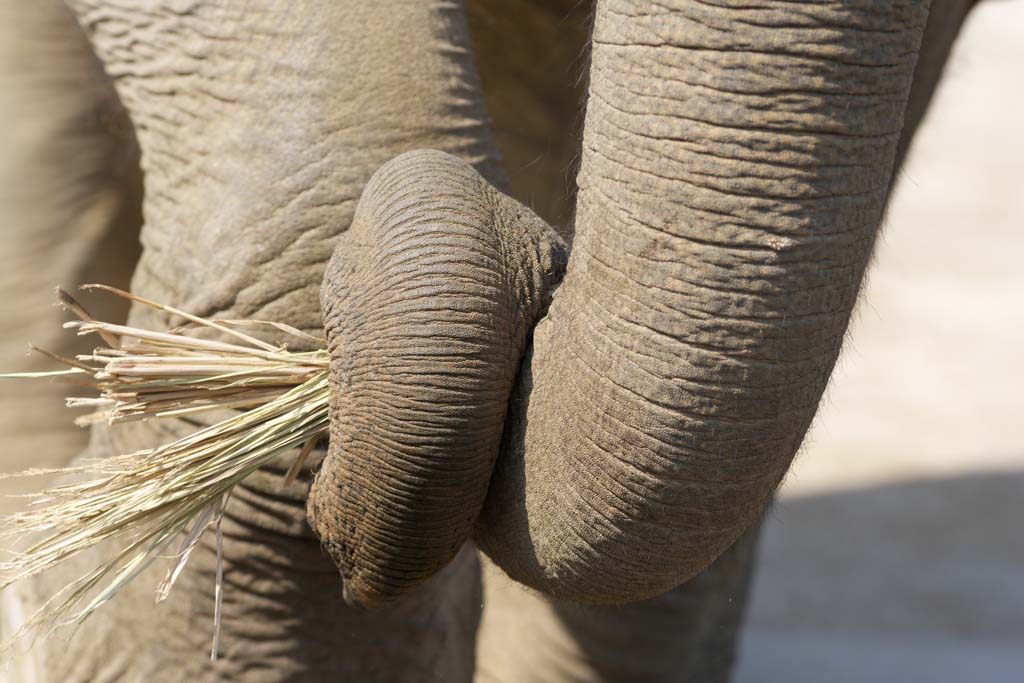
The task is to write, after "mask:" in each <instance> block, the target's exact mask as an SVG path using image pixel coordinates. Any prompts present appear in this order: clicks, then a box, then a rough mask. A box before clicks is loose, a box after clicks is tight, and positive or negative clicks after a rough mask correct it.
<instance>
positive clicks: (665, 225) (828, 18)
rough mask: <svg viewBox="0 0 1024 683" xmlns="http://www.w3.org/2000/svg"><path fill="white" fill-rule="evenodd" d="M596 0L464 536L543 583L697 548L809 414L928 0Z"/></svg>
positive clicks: (651, 581) (646, 573)
mask: <svg viewBox="0 0 1024 683" xmlns="http://www.w3.org/2000/svg"><path fill="white" fill-rule="evenodd" d="M640 4H641V3H636V2H629V1H626V0H604V1H603V2H600V3H599V4H598V10H597V16H596V23H595V27H594V35H593V50H592V62H591V69H590V94H589V100H588V105H587V115H586V122H585V130H584V137H583V149H582V164H581V170H580V173H579V177H578V185H579V195H578V203H577V211H576V226H575V230H576V239H575V242H574V245H573V251H572V255H571V257H570V260H569V264H568V268H567V274H566V277H565V280H564V282H563V284H562V285H561V287H560V288H559V289H558V291H557V292H556V294H555V296H554V299H553V301H552V303H551V306H550V310H549V312H548V315H547V317H546V318H545V319H544V320H543V321H541V323H540V324H539V325H538V327H537V328H536V330H535V335H534V342H533V348H532V356H530V357H529V358H528V359H527V361H526V362H525V365H524V368H523V370H522V378H521V380H522V381H521V383H520V386H519V389H518V392H517V394H516V395H514V396H513V399H512V401H511V404H510V417H509V423H508V426H507V428H506V433H505V442H504V448H503V453H502V456H501V458H500V459H499V462H498V465H497V469H496V471H495V475H494V477H493V479H492V482H491V487H490V493H489V497H488V499H487V502H486V504H485V508H484V512H483V515H482V518H481V521H480V523H479V525H478V534H477V536H478V542H479V543H480V546H481V548H482V549H483V550H485V552H487V553H488V554H489V555H490V557H491V558H492V559H493V560H495V562H496V563H497V564H498V565H499V566H501V567H502V568H503V569H504V570H505V571H506V572H508V573H509V574H510V575H511V576H512V577H513V578H515V579H517V580H519V581H521V582H524V583H526V584H528V585H530V586H532V587H534V588H537V589H539V590H541V591H544V592H546V593H549V594H552V595H555V596H557V597H560V598H566V599H571V600H577V601H583V602H598V603H603V602H608V603H611V602H626V601H631V600H637V599H641V598H646V597H650V596H654V595H657V594H660V593H662V592H664V591H666V590H668V589H670V588H672V587H674V586H676V585H678V584H680V583H681V582H683V581H684V580H686V579H687V578H689V577H691V576H693V575H695V574H696V573H698V572H700V571H701V570H702V569H704V568H705V567H707V566H708V565H709V564H710V563H711V562H712V561H713V560H714V559H715V558H716V557H718V556H719V555H720V554H721V553H722V552H723V551H724V550H725V549H726V548H727V547H729V545H730V544H731V543H733V542H734V541H735V540H736V539H737V537H738V536H739V535H740V534H741V533H742V532H743V531H744V530H745V529H747V528H749V527H750V526H751V525H752V524H753V523H755V521H756V520H757V519H758V518H759V516H760V515H761V514H762V512H763V511H764V509H765V507H766V505H767V504H768V502H769V499H770V498H771V496H772V494H773V492H774V490H775V489H776V487H777V486H778V484H779V482H780V480H781V479H782V477H783V475H784V474H785V472H786V470H787V468H788V466H789V464H790V462H791V460H792V458H793V456H794V454H795V452H796V450H797V448H798V447H799V445H800V443H801V440H802V439H803V436H804V434H805V432H806V430H807V428H808V426H809V424H810V422H811V419H812V417H813V415H814V413H815V410H816V407H817V405H818V402H819V399H820V398H821V395H822V392H823V390H824V389H825V385H826V383H827V381H828V377H829V374H830V372H831V370H832V367H833V364H834V363H835V360H836V357H837V355H838V353H839V350H840V346H841V343H842V340H843V336H844V333H845V331H846V328H847V323H848V320H849V317H850V313H851V309H852V307H853V305H854V302H855V299H856V296H857V292H858V288H859V286H860V282H861V279H862V276H863V273H864V269H865V265H866V264H867V262H868V259H869V256H870V253H871V248H872V244H873V241H874V237H875V233H876V231H877V229H878V226H879V223H880V221H881V218H882V212H883V207H884V202H885V198H886V193H887V189H888V187H889V177H890V174H891V172H892V167H893V159H894V155H895V152H896V145H897V141H898V139H899V134H900V130H901V126H902V117H903V112H904V108H905V105H906V100H907V95H908V92H909V88H910V84H911V78H912V74H913V71H914V66H915V62H916V58H917V52H918V49H919V44H920V40H921V35H922V30H923V28H924V25H925V21H926V18H927V13H928V3H927V2H925V1H906V2H881V1H879V2H874V1H870V0H863V1H860V2H824V3H809V4H805V3H792V2H765V3H755V4H751V3H733V2H722V3H703V2H702V3H695V2H688V1H684V0H677V1H675V2H669V3H659V4H657V5H651V6H649V7H645V8H644V9H643V10H641V8H640V7H639V5H640Z"/></svg>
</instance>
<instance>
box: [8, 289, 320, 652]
mask: <svg viewBox="0 0 1024 683" xmlns="http://www.w3.org/2000/svg"><path fill="white" fill-rule="evenodd" d="M85 288H86V289H100V290H104V291H107V292H111V293H113V294H116V295H118V296H122V297H125V298H128V299H130V300H132V301H135V302H138V303H141V304H144V305H146V306H151V307H153V308H156V309H158V310H160V311H163V312H165V313H168V314H171V315H174V316H178V317H180V318H183V319H185V320H186V321H187V322H186V324H185V325H183V326H182V327H179V328H176V329H174V330H170V331H167V332H156V331H152V330H145V329H139V328H135V327H127V326H124V325H114V324H111V323H106V322H101V321H97V320H94V319H93V318H92V317H91V316H90V315H89V314H88V312H87V311H86V310H85V309H84V308H83V307H82V306H81V305H80V304H79V303H78V302H77V301H76V300H75V299H74V298H73V297H72V296H71V295H70V294H68V293H67V292H64V291H62V290H58V298H59V300H60V303H61V304H63V305H64V306H65V308H67V309H69V310H70V311H72V312H74V313H75V314H77V315H78V316H79V318H80V319H79V320H75V321H72V322H69V323H66V324H65V327H67V328H72V329H76V330H77V332H78V334H79V335H84V334H98V335H99V336H101V337H102V338H103V340H104V341H105V342H106V344H107V347H106V348H98V349H96V350H95V351H94V352H93V353H91V354H87V355H82V356H78V357H77V358H75V359H70V358H62V357H60V356H57V355H55V354H52V353H49V352H46V351H41V350H40V351H41V352H42V353H44V354H46V355H47V356H49V357H51V358H53V359H54V360H56V361H59V362H61V363H63V364H64V365H66V366H68V367H67V368H66V369H64V370H59V371H55V372H43V373H15V374H7V375H0V378H49V377H64V378H68V379H71V380H76V381H77V382H81V381H82V380H86V381H87V383H89V384H91V385H93V386H95V388H96V389H97V390H98V391H99V396H98V397H87V398H80V397H75V398H69V399H68V401H67V403H68V405H69V406H72V407H80V406H89V407H93V408H95V412H93V413H91V414H89V415H86V416H84V417H81V418H79V419H78V420H76V422H77V423H79V424H81V425H89V424H92V423H95V422H98V421H105V422H108V423H110V424H117V423H121V422H127V421H132V420H148V419H155V418H168V417H182V416H187V415H194V414H196V413H199V412H205V411H210V410H220V409H225V408H229V409H244V410H242V411H241V412H234V413H233V414H232V415H231V416H230V417H228V418H226V419H223V420H222V421H220V422H216V423H215V424H212V425H211V426H208V427H206V428H203V429H199V430H198V431H196V432H195V433H193V434H190V435H188V436H186V437H184V438H181V439H179V440H177V441H174V442H173V443H169V444H166V445H164V446H160V447H158V448H154V449H151V450H145V451H140V452H137V453H129V454H125V455H118V456H115V457H111V458H105V459H101V460H96V461H90V462H87V463H85V464H82V465H78V466H75V467H70V468H66V469H62V470H51V471H47V472H45V473H53V472H57V473H61V474H75V475H78V476H79V477H81V476H86V479H85V481H81V482H79V483H71V484H64V485H59V486H56V487H54V488H51V489H49V490H46V491H43V492H42V493H40V494H37V495H35V496H33V501H32V504H31V505H30V506H29V508H28V509H27V510H26V511H24V512H19V513H16V514H14V515H11V516H9V517H7V518H6V519H3V520H0V537H13V538H15V539H17V540H20V541H22V544H23V546H24V547H22V548H20V549H19V550H17V551H16V552H14V553H13V554H12V555H11V556H10V558H9V559H6V560H5V561H3V562H0V590H2V589H3V588H6V587H7V586H9V585H11V584H12V583H15V582H17V581H21V580H24V579H26V578H29V577H31V576H34V575H36V574H39V573H40V572H43V571H45V570H47V569H50V568H51V567H54V566H56V565H58V564H61V563H63V562H64V561H66V560H68V559H70V558H72V557H75V556H77V555H79V554H80V553H82V551H84V550H86V549H88V548H92V547H94V546H97V545H98V544H101V543H106V542H110V543H109V544H107V545H109V546H110V547H112V548H114V550H112V551H110V552H109V553H108V554H107V557H106V558H105V559H104V560H103V561H102V562H101V563H100V564H99V565H98V566H96V567H94V568H92V569H91V570H90V571H88V572H87V573H86V574H84V575H82V576H80V577H79V578H77V579H76V580H75V581H73V582H72V583H70V584H69V585H67V586H66V587H64V588H63V589H62V590H61V591H60V592H59V593H58V594H56V595H54V596H52V597H51V598H50V599H49V600H48V601H47V602H46V603H45V604H44V605H43V607H42V608H41V609H40V610H39V611H38V612H37V613H36V614H35V615H34V616H33V617H31V618H30V619H29V621H28V622H27V623H26V625H25V627H24V628H23V629H22V633H21V634H19V636H20V635H24V634H25V633H28V632H33V633H37V634H43V635H46V634H49V633H51V632H52V631H53V630H54V629H56V628H57V627H59V626H61V625H65V624H76V625H77V624H80V623H81V622H82V621H83V620H84V619H85V618H87V617H88V616H89V615H90V614H92V613H93V612H94V611H95V610H96V609H97V608H98V607H100V606H101V605H102V604H104V603H105V602H106V601H108V600H110V599H111V598H112V597H113V596H114V595H116V594H117V592H118V591H119V590H121V588H123V587H124V586H125V585H126V584H127V583H128V582H129V581H131V580H132V579H133V578H134V577H135V576H137V575H138V574H139V573H140V572H141V571H142V570H143V569H145V568H146V567H147V566H149V565H150V564H151V563H152V562H153V561H155V560H157V559H159V558H167V557H170V558H171V560H170V566H169V568H168V571H167V574H166V576H165V578H164V579H163V581H162V582H161V583H160V585H159V586H157V589H156V599H157V601H158V602H159V601H161V600H163V599H164V598H166V597H167V595H168V593H169V592H170V590H171V588H172V586H173V585H174V583H175V581H176V579H177V578H178V576H179V575H180V573H181V570H182V568H183V567H184V566H185V563H186V562H187V561H188V558H189V556H190V555H191V553H192V551H193V550H194V549H195V547H196V545H197V543H198V541H199V539H200V537H201V536H202V534H203V533H204V532H205V531H207V530H210V529H212V530H213V531H214V533H215V534H216V547H217V555H218V558H217V579H216V581H217V585H216V590H215V596H216V597H215V601H216V604H215V609H214V613H215V618H214V643H213V652H212V656H213V657H216V655H217V634H218V633H219V625H220V602H221V569H220V567H221V561H220V548H221V536H220V518H221V515H222V514H223V511H224V506H225V504H226V502H227V499H228V497H229V496H230V494H231V490H232V488H233V487H234V486H235V485H236V484H238V483H239V482H240V481H242V480H243V479H244V478H245V477H247V476H248V475H250V474H251V473H253V472H254V471H255V470H256V469H258V468H259V467H260V466H261V465H263V464H265V463H267V462H268V461H269V460H271V459H272V458H275V457H276V456H278V455H280V454H283V453H285V452H287V451H289V450H291V449H295V448H299V449H300V450H299V454H298V457H297V458H296V460H295V461H294V463H293V465H292V466H291V468H290V470H289V472H288V475H287V476H286V481H291V480H293V479H294V478H295V476H296V475H297V474H298V473H299V472H300V470H301V468H302V466H303V463H304V462H305V460H306V458H307V456H308V455H309V453H310V452H311V451H312V449H313V448H314V446H315V445H316V443H317V441H318V440H319V439H320V438H321V437H323V435H324V434H325V432H326V428H327V421H328V417H327V403H328V385H327V370H328V355H327V352H326V351H325V350H322V349H323V348H324V346H325V341H324V340H323V339H319V338H316V337H311V336H310V335H308V334H306V333H304V332H302V331H300V330H297V329H295V328H292V327H289V326H287V325H282V324H279V323H269V322H262V321H238V320H216V321H214V320H207V319H204V318H201V317H198V316H194V315H191V314H189V313H186V312H184V311H181V310H178V309H176V308H173V307H170V306H165V305H163V304H159V303H157V302H155V301H150V300H148V299H143V298H141V297H137V296H135V295H133V294H129V293H127V292H123V291H121V290H118V289H115V288H113V287H107V286H103V285H88V286H86V287H85ZM253 326H270V327H272V328H274V329H276V330H277V331H279V332H283V333H285V334H287V335H292V336H295V337H298V338H302V339H303V340H305V341H307V342H308V341H312V342H314V343H315V344H316V348H318V349H320V350H316V351H311V352H302V353H294V352H291V351H289V350H288V349H287V347H285V346H274V345H272V344H269V343H267V342H265V341H262V340H260V339H257V338H255V337H253V336H250V335H248V334H246V333H244V332H242V331H241V328H244V327H253ZM198 328H208V329H213V330H216V331H218V332H220V333H222V334H221V336H222V338H224V337H230V338H232V340H233V341H232V342H225V341H214V340H209V339H202V338H199V337H196V336H193V335H191V334H190V332H192V331H194V330H196V329H198ZM39 473H44V472H43V471H33V472H27V473H22V475H25V474H28V475H31V474H39ZM15 476H19V475H15ZM104 547H107V546H104Z"/></svg>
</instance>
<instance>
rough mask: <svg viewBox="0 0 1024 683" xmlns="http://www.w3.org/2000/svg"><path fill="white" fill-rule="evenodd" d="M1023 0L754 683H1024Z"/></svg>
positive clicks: (802, 486)
mask: <svg viewBox="0 0 1024 683" xmlns="http://www.w3.org/2000/svg"><path fill="white" fill-rule="evenodd" d="M1022 31H1024V2H1021V1H1019V0H1017V1H1013V2H983V3H982V4H981V5H980V6H979V7H978V8H977V10H976V11H975V14H974V16H972V17H971V18H970V21H969V24H968V26H967V27H966V29H965V32H964V34H963V35H962V36H961V37H960V40H959V43H958V45H957V47H956V50H955V54H954V55H953V57H952V59H951V61H950V63H949V66H948V68H947V73H946V80H945V82H944V83H943V85H942V88H941V90H940V91H939V93H938V94H937V98H936V101H935V102H934V106H933V108H932V111H931V113H930V115H929V117H928V119H927V120H926V121H925V123H924V125H923V127H922V129H921V130H920V131H919V134H918V139H917V141H916V143H915V146H914V148H913V150H912V153H911V156H910V158H909V160H908V164H907V167H906V169H905V171H904V172H903V175H902V177H901V178H900V182H899V186H898V189H897V194H896V196H895V198H894V201H893V204H892V207H891V210H890V212H889V216H888V220H887V223H886V228H885V232H884V234H883V237H882V239H881V241H880V243H879V245H878V249H877V253H876V259H875V263H874V265H873V267H872V270H871V272H870V275H869V284H868V287H867V290H866V292H865V293H864V295H863V298H862V301H861V304H860V307H859V312H858V314H857V318H856V321H855V323H854V325H853V327H852V329H851V333H850V337H849V341H848V343H847V346H846V349H845V351H844V354H843V357H842V359H841V361H840V364H839V367H838V369H837V371H836V373H835V375H834V377H833V381H832V386H831V388H830V390H829V392H828V394H827V396H826V399H825V402H824V404H823V406H822V409H821V411H820V413H819V415H818V418H817V420H816V421H815V424H814V427H813V429H812V432H811V435H810V438H809V439H808V440H807V443H806V444H805V446H804V448H803V451H802V452H801V455H800V456H799V458H798V460H797V462H796V464H795V466H794V468H793V470H792V472H791V474H790V476H789V478H788V480H787V481H786V484H785V486H784V487H783V489H782V492H781V496H780V500H779V502H778V504H777V506H776V507H775V509H774V510H773V511H772V513H771V514H770V517H769V519H768V522H767V524H766V529H765V536H764V541H763V545H762V549H761V565H760V568H759V572H758V576H757V579H756V583H755V588H754V598H753V604H752V606H751V612H750V615H749V620H748V629H747V631H746V633H745V636H744V639H743V644H742V648H741V656H740V664H739V670H738V674H737V679H738V680H737V683H755V682H756V683H775V682H776V681H778V682H780V683H781V682H783V681H785V682H786V683H802V682H804V681H806V682H808V683H810V682H811V681H814V682H815V683H817V682H821V681H828V682H836V683H845V682H846V681H851V682H852V681H858V682H862V681H900V682H904V681H928V682H929V683H945V682H947V681H948V682H953V681H956V682H957V683H960V682H962V681H979V682H983V683H997V682H1002V681H1007V682H1010V681H1024V533H1022V526H1024V419H1022V416H1021V409H1022V407H1024V400H1022V399H1021V385H1022V384H1024V359H1022V356H1021V352H1022V350H1024V260H1022V259H1024V128H1022V125H1021V124H1022V123H1024V33H1022Z"/></svg>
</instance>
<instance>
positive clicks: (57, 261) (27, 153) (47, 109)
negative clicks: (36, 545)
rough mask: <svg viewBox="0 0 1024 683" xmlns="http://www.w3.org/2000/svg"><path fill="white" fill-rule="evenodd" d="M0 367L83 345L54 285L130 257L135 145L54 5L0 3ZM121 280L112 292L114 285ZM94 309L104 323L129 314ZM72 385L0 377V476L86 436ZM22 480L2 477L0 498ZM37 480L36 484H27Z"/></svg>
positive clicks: (56, 461) (37, 463)
mask: <svg viewBox="0 0 1024 683" xmlns="http://www.w3.org/2000/svg"><path fill="white" fill-rule="evenodd" d="M0 93H2V96H0V149H2V150H3V152H2V153H0V254H2V255H3V267H2V268H0V319H2V320H3V321H4V325H3V328H2V329H0V364H2V367H3V368H4V370H5V371H32V370H41V369H46V368H47V367H49V365H50V363H49V361H47V360H46V359H45V358H42V357H40V356H30V357H26V356H25V349H26V346H27V344H28V343H29V342H31V343H34V344H36V345H37V346H40V347H42V348H46V349H49V350H52V351H55V352H57V353H60V354H62V355H65V356H72V355H74V354H75V353H79V352H84V351H85V350H87V348H88V347H89V345H90V343H91V341H90V340H88V339H79V338H76V337H75V336H74V335H72V334H68V333H65V332H63V331H62V330H61V328H60V324H61V322H63V320H64V316H63V315H62V314H61V312H60V310H59V309H57V308H55V307H54V306H53V302H54V297H53V288H54V287H55V286H57V285H62V286H64V287H66V288H72V287H74V286H75V285H77V284H81V283H84V282H95V281H103V282H109V283H112V284H115V285H117V284H118V283H120V285H124V284H126V283H127V281H128V278H129V276H130V275H131V271H132V269H133V268H134V265H135V261H136V259H137V257H138V231H139V226H140V225H141V223H142V216H141V201H142V199H141V175H140V173H139V169H138V149H137V146H136V144H135V139H134V136H133V134H132V131H131V126H130V124H129V123H128V119H127V116H126V115H125V114H124V111H123V110H122V108H121V105H120V103H119V102H118V99H117V95H116V94H115V93H114V88H113V86H112V84H111V83H110V80H109V79H108V78H107V76H106V74H104V73H103V70H102V68H101V67H100V64H99V62H98V61H97V60H96V58H95V57H94V56H93V53H92V49H91V48H90V46H89V42H88V40H87V39H86V37H85V34H84V33H83V32H82V30H81V29H80V28H79V26H78V24H77V23H76V22H75V19H74V17H73V16H72V14H71V12H70V11H69V10H68V9H67V7H66V6H65V5H64V3H63V2H62V1H61V0H38V1H33V2H21V1H20V0H2V2H0ZM120 285H119V286H120ZM90 306H91V307H93V308H95V309H96V312H97V313H100V314H102V315H103V316H105V317H106V318H107V319H109V320H118V319H123V318H124V316H125V314H126V312H127V307H126V306H124V305H123V304H121V303H120V302H110V301H98V302H96V303H95V305H94V304H93V303H92V302H90ZM68 389H69V388H68V386H67V385H65V384H60V383H45V382H15V381H5V382H0V434H3V436H4V439H5V441H4V445H5V447H6V451H5V453H6V454H5V456H4V464H3V469H4V470H9V471H14V470H21V469H25V468H29V467H56V466H59V465H64V464H67V462H68V461H70V459H71V458H72V457H73V456H74V455H75V454H76V453H77V452H78V451H80V450H81V449H82V447H83V446H84V445H85V442H86V440H87V438H88V434H87V432H85V431H83V430H81V429H79V428H78V427H75V426H74V425H73V424H72V422H71V420H70V419H69V416H68V413H67V411H66V409H65V408H64V397H65V396H66V395H67V393H68ZM23 485H24V482H19V481H17V480H10V479H4V480H0V510H3V511H10V510H11V508H12V507H13V505H14V503H13V502H12V501H11V499H9V498H7V497H6V496H4V495H2V494H9V493H13V492H14V491H15V490H16V489H15V488H14V487H16V486H23ZM32 485H33V486H37V485H38V480H34V481H33V482H32Z"/></svg>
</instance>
